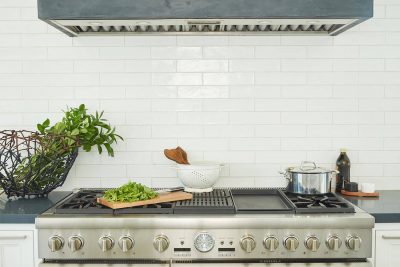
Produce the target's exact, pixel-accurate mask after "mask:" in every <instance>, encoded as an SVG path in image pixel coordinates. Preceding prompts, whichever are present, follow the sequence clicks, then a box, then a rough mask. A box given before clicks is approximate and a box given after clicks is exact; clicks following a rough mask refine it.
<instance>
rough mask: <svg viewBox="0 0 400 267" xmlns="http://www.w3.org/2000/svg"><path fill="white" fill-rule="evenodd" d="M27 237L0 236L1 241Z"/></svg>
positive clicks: (25, 236)
mask: <svg viewBox="0 0 400 267" xmlns="http://www.w3.org/2000/svg"><path fill="white" fill-rule="evenodd" d="M27 237H28V236H27V235H3V236H0V240H10V239H11V240H13V239H14V240H15V239H26V238H27Z"/></svg>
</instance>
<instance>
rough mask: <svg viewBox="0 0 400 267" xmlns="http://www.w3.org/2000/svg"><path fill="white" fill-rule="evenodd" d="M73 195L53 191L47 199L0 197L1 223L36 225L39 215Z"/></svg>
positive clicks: (2, 195)
mask: <svg viewBox="0 0 400 267" xmlns="http://www.w3.org/2000/svg"><path fill="white" fill-rule="evenodd" d="M69 194H71V191H53V192H50V193H49V196H48V197H47V198H29V199H28V198H27V199H25V198H19V199H16V198H11V199H8V198H7V196H6V194H4V193H3V194H1V195H0V223H35V218H36V216H37V215H38V214H40V213H42V212H44V211H46V210H48V209H49V208H50V207H52V206H53V205H54V204H56V203H57V202H59V201H60V200H62V199H64V198H65V197H66V196H68V195H69Z"/></svg>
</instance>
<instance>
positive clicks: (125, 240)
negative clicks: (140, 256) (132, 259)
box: [118, 236, 135, 252]
mask: <svg viewBox="0 0 400 267" xmlns="http://www.w3.org/2000/svg"><path fill="white" fill-rule="evenodd" d="M118 245H119V247H120V248H121V249H122V252H128V251H129V250H131V249H132V248H133V246H134V245H135V241H134V240H133V238H132V237H130V236H123V237H121V238H120V239H119V241H118Z"/></svg>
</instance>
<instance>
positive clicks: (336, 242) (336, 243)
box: [326, 235, 342, 251]
mask: <svg viewBox="0 0 400 267" xmlns="http://www.w3.org/2000/svg"><path fill="white" fill-rule="evenodd" d="M326 246H327V247H328V248H329V249H330V250H333V251H338V250H339V248H340V247H341V246H342V240H340V238H339V237H338V236H336V235H333V236H330V237H328V239H327V240H326Z"/></svg>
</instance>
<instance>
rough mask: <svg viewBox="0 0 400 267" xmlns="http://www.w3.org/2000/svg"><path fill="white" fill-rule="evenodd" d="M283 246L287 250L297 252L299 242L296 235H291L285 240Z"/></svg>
mask: <svg viewBox="0 0 400 267" xmlns="http://www.w3.org/2000/svg"><path fill="white" fill-rule="evenodd" d="M283 245H284V246H285V248H286V249H287V250H289V251H295V250H296V249H297V248H298V247H299V240H298V239H297V237H295V236H294V235H290V236H288V237H286V238H285V241H284V242H283Z"/></svg>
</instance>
